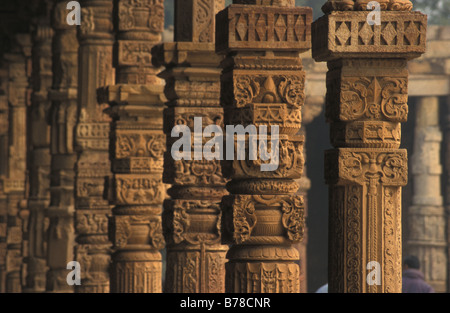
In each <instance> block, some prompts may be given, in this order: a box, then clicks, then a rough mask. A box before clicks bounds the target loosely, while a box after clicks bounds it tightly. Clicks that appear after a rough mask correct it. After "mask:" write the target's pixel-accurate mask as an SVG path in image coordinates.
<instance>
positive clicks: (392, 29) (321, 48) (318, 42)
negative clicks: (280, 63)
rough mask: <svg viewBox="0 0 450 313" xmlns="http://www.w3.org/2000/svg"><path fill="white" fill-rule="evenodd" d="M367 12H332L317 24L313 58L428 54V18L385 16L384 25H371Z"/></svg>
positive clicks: (417, 14)
mask: <svg viewBox="0 0 450 313" xmlns="http://www.w3.org/2000/svg"><path fill="white" fill-rule="evenodd" d="M368 14H369V13H367V12H348V13H346V12H332V13H331V14H329V15H326V16H323V17H321V18H320V19H319V20H317V22H315V23H314V24H313V29H312V44H313V58H314V59H315V60H316V61H329V60H333V59H339V58H358V57H360V58H361V57H364V58H365V57H368V58H373V57H375V58H377V57H379V56H380V53H383V55H385V56H386V57H400V58H415V57H419V56H420V55H421V54H423V53H425V41H426V26H427V16H426V15H424V14H422V13H420V12H383V13H382V17H381V25H369V24H368V23H367V15H368Z"/></svg>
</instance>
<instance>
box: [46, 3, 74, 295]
mask: <svg viewBox="0 0 450 313" xmlns="http://www.w3.org/2000/svg"><path fill="white" fill-rule="evenodd" d="M66 5H67V1H64V0H59V1H56V3H55V6H54V8H53V16H52V28H53V31H54V36H53V43H52V70H53V83H52V89H51V90H50V91H49V97H50V100H51V101H52V104H51V108H50V115H49V119H50V127H51V137H50V152H51V155H52V158H51V170H50V171H51V173H50V177H51V179H50V206H49V208H48V211H47V212H48V213H47V216H48V218H49V229H48V245H47V265H48V267H49V271H48V272H47V282H46V291H48V292H73V287H72V286H69V285H68V284H67V280H66V277H67V274H69V271H68V270H67V269H66V267H67V263H68V262H71V261H74V253H73V247H74V239H75V238H74V237H75V229H74V218H73V215H74V209H75V208H74V175H75V174H74V166H75V162H76V153H75V151H74V136H73V134H74V130H75V124H76V117H77V92H78V90H77V85H78V40H77V29H76V26H70V25H68V24H67V22H66V17H67V13H68V12H69V11H68V10H67V9H66Z"/></svg>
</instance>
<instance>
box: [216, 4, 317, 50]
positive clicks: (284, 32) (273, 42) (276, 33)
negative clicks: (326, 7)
mask: <svg viewBox="0 0 450 313" xmlns="http://www.w3.org/2000/svg"><path fill="white" fill-rule="evenodd" d="M309 13H310V9H309V8H281V7H275V6H273V7H268V6H261V7H260V6H257V5H254V6H249V5H238V4H235V5H233V6H229V7H227V8H226V9H225V10H223V11H221V12H220V13H219V14H218V16H217V25H220V27H219V26H218V27H217V29H216V31H217V38H218V40H217V51H224V50H227V51H230V50H233V51H239V50H248V49H255V50H265V49H271V50H291V51H306V50H308V49H310V47H311V37H310V36H311V31H310V27H311V22H312V19H311V15H310V14H309ZM222 25H227V26H226V27H224V26H222Z"/></svg>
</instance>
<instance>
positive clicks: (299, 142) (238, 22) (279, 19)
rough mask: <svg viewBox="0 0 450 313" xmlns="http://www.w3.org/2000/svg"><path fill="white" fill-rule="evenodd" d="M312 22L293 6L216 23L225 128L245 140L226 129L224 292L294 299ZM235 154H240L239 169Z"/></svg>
mask: <svg viewBox="0 0 450 313" xmlns="http://www.w3.org/2000/svg"><path fill="white" fill-rule="evenodd" d="M311 21H312V12H311V9H310V8H296V7H295V6H294V1H290V0H289V1H288V0H281V1H268V0H267V1H266V0H251V1H248V0H245V1H244V0H240V1H233V5H231V6H229V7H228V8H226V9H225V10H223V11H221V12H220V13H218V15H217V18H216V52H218V53H219V54H224V55H226V58H225V60H224V61H223V62H222V65H221V66H222V68H223V72H222V75H221V104H222V106H223V107H224V121H225V123H224V124H225V125H234V126H236V125H241V126H242V128H244V127H245V128H246V130H247V135H246V136H245V137H244V138H245V139H244V138H242V136H235V132H233V131H232V130H231V127H230V131H229V132H227V133H226V134H225V139H226V143H225V144H226V148H225V150H228V151H227V153H226V154H229V155H231V156H234V160H229V161H226V162H224V167H223V171H224V175H226V176H227V177H229V178H231V181H230V182H229V183H228V185H227V189H228V191H229V192H230V194H231V195H229V196H225V197H224V198H223V199H222V204H221V206H222V210H223V213H222V214H223V218H222V221H223V228H222V229H223V242H224V243H229V244H231V247H230V250H229V252H228V253H227V258H228V260H229V261H228V263H226V282H225V286H226V287H225V288H226V292H237V293H254V292H264V293H290V292H299V286H300V269H299V265H298V261H299V253H298V251H297V249H296V248H295V247H294V246H293V244H294V243H296V242H298V241H300V240H301V239H302V237H303V232H304V227H305V221H304V207H303V198H302V197H301V196H298V195H296V192H297V190H298V188H299V186H298V184H297V183H296V182H295V179H299V178H300V177H301V174H302V170H303V163H304V160H303V137H301V136H298V135H297V133H298V132H299V130H300V128H301V107H302V105H303V104H304V100H305V92H304V86H305V73H304V71H303V66H302V60H301V59H300V58H299V53H300V52H303V51H307V50H308V49H309V48H310V40H311V33H310V24H311ZM277 131H278V132H277ZM250 133H251V134H250ZM255 133H256V134H258V135H256V134H255ZM277 133H278V135H279V136H277ZM239 137H241V138H239ZM277 137H278V138H277ZM255 139H256V140H257V141H258V143H259V145H256V144H255ZM277 139H278V140H277ZM233 143H234V145H233ZM250 145H251V146H250ZM233 147H234V148H235V149H234V152H233V151H229V149H232V148H233ZM238 147H240V148H242V147H245V155H240V156H239V159H238V158H237V156H238V155H237V154H238V153H237V148H238ZM258 147H259V148H260V149H258ZM257 150H260V151H259V152H257ZM272 165H273V166H272Z"/></svg>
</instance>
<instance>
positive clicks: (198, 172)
mask: <svg viewBox="0 0 450 313" xmlns="http://www.w3.org/2000/svg"><path fill="white" fill-rule="evenodd" d="M223 8H224V1H223V0H207V1H199V0H188V1H186V0H178V1H175V11H176V16H175V41H176V42H175V43H167V44H164V45H163V46H162V47H161V50H162V53H163V58H164V60H161V61H163V62H164V64H165V66H166V71H165V72H163V73H162V74H161V75H160V76H161V77H163V78H164V79H165V80H166V86H167V87H166V90H165V94H166V96H167V99H168V101H169V102H167V106H168V108H167V109H166V110H165V112H164V124H165V126H164V129H165V133H166V136H167V151H168V153H166V155H165V159H164V182H165V183H167V184H171V185H172V188H171V189H170V190H169V191H168V193H169V195H170V196H171V199H170V200H166V201H165V203H164V215H163V225H164V232H165V238H166V242H167V267H166V268H167V270H166V283H165V289H164V290H165V292H175V293H180V292H188V293H205V292H224V291H225V254H226V251H227V250H228V247H227V246H224V245H222V244H221V230H220V219H221V214H220V200H221V199H222V196H223V195H224V194H226V190H225V183H226V180H225V179H224V178H223V175H222V172H221V167H220V160H217V159H214V160H210V161H208V160H205V159H204V158H202V159H201V160H200V159H199V160H193V159H192V158H191V157H189V158H187V159H182V160H174V156H173V155H172V153H170V152H171V150H172V145H173V144H174V141H175V140H176V138H171V132H172V129H174V127H175V126H177V125H180V126H187V127H189V129H190V132H191V134H193V133H194V132H195V131H196V130H195V127H194V124H193V122H194V119H195V118H200V119H201V121H202V132H203V130H204V129H205V127H207V126H209V125H216V126H219V127H221V128H222V127H223V109H222V108H221V107H220V69H219V68H218V67H219V63H220V60H221V57H219V56H217V55H216V54H215V51H214V41H215V40H214V39H215V38H214V34H215V14H216V13H217V12H218V11H219V10H221V9H223ZM198 17H201V18H198ZM196 135H198V136H200V137H202V133H199V131H198V130H197V133H196ZM188 150H189V154H192V155H193V152H194V142H191V146H190V147H189V148H188Z"/></svg>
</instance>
